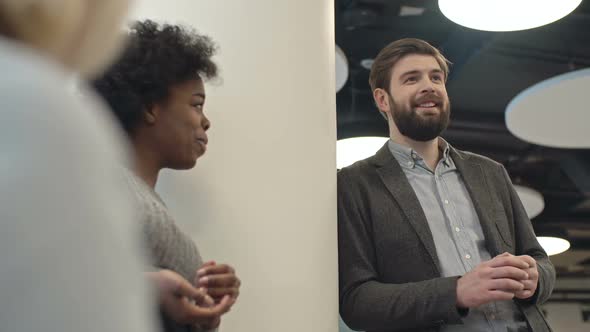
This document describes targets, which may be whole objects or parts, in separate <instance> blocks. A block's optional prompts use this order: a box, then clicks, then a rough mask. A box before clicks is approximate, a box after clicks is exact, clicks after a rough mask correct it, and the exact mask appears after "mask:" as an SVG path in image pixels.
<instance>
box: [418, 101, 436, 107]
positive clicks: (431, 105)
mask: <svg viewBox="0 0 590 332" xmlns="http://www.w3.org/2000/svg"><path fill="white" fill-rule="evenodd" d="M418 106H420V107H434V106H436V104H435V103H433V102H430V103H424V104H420V105H418Z"/></svg>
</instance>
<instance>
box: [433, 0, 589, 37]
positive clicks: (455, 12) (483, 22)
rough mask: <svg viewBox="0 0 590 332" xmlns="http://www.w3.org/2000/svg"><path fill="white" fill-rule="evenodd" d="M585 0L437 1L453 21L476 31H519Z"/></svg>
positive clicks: (552, 18) (558, 16)
mask: <svg viewBox="0 0 590 332" xmlns="http://www.w3.org/2000/svg"><path fill="white" fill-rule="evenodd" d="M581 2H582V0H438V7H439V8H440V11H441V12H442V13H443V14H444V15H445V16H446V17H447V18H448V19H449V20H451V21H453V22H455V23H457V24H459V25H462V26H465V27H468V28H471V29H476V30H484V31H518V30H526V29H532V28H536V27H540V26H542V25H546V24H549V23H552V22H555V21H557V20H559V19H561V18H563V17H564V16H566V15H567V14H569V13H571V12H572V11H573V10H574V9H576V8H577V7H578V5H579V4H580V3H581Z"/></svg>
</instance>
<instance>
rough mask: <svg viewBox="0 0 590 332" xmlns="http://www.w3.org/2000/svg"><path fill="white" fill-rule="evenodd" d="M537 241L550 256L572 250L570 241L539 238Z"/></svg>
mask: <svg viewBox="0 0 590 332" xmlns="http://www.w3.org/2000/svg"><path fill="white" fill-rule="evenodd" d="M537 240H538V241H539V244H540V245H541V247H543V249H545V252H546V253H547V255H548V256H553V255H557V254H561V253H562V252H565V251H567V250H568V249H569V248H570V243H569V241H568V240H564V239H562V238H559V237H551V236H538V237H537Z"/></svg>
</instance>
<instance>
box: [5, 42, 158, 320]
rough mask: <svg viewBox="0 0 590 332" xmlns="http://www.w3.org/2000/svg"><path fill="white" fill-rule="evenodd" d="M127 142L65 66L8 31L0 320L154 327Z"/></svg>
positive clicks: (100, 106) (95, 100)
mask: <svg viewBox="0 0 590 332" xmlns="http://www.w3.org/2000/svg"><path fill="white" fill-rule="evenodd" d="M123 146H124V144H123V143H122V136H120V134H119V130H118V129H117V128H115V126H114V125H113V122H111V119H110V118H109V115H108V113H107V112H106V111H105V110H104V109H103V106H102V104H100V103H99V102H98V101H97V99H95V98H94V97H91V96H86V97H84V96H81V95H74V94H73V93H71V91H70V92H69V91H68V75H67V74H66V73H65V71H63V70H62V69H61V68H60V66H59V65H57V64H55V63H52V62H49V61H47V60H45V59H43V58H40V57H38V56H37V55H36V54H35V52H33V51H31V50H29V49H27V48H24V47H23V46H20V45H17V44H15V43H13V42H11V41H8V40H6V39H0V153H1V154H0V331H10V332H20V331H22V332H34V331H43V332H69V331H72V332H74V331H75V332H78V331H86V332H99V331H100V332H103V331H109V332H113V331H126V332H133V331H141V332H152V331H154V326H155V324H154V321H155V319H154V316H155V306H154V305H153V304H152V303H153V301H152V299H151V296H150V294H149V292H148V288H147V285H146V281H145V279H144V277H143V273H142V271H143V270H144V266H145V265H144V264H145V261H144V257H143V253H142V251H141V250H140V248H141V246H140V237H139V236H140V231H139V230H138V229H137V227H136V226H137V222H136V221H135V219H134V218H135V217H134V215H133V211H132V209H131V208H130V204H129V202H130V200H129V197H127V193H128V191H127V190H126V188H125V181H124V180H123V179H122V178H121V171H120V165H121V162H123V160H124V159H125V158H124V157H123V156H124V151H123Z"/></svg>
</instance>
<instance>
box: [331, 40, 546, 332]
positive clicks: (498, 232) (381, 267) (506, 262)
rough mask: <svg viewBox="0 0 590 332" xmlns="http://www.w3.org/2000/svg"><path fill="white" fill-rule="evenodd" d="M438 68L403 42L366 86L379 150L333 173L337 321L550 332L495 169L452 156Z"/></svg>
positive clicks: (540, 267) (460, 154)
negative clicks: (380, 128)
mask: <svg viewBox="0 0 590 332" xmlns="http://www.w3.org/2000/svg"><path fill="white" fill-rule="evenodd" d="M448 63H449V62H448V61H447V60H446V59H445V57H444V56H443V55H442V54H441V53H440V52H439V51H438V50H437V49H436V48H434V47H433V46H431V45H430V44H428V43H427V42H425V41H422V40H418V39H402V40H398V41H396V42H393V43H391V44H389V45H388V46H386V47H385V48H384V49H383V50H382V51H381V52H380V53H379V55H378V56H377V57H376V58H375V61H374V63H373V66H372V68H371V74H370V78H369V83H370V85H371V89H372V91H373V97H374V100H375V103H376V105H377V107H378V109H379V111H380V112H381V113H382V114H383V116H384V117H385V118H386V119H387V122H388V124H389V133H390V138H391V139H390V140H389V141H388V142H387V143H386V144H385V145H384V146H383V147H382V148H381V149H380V150H379V151H378V152H377V153H376V154H375V155H374V156H373V157H370V158H368V159H365V160H362V161H359V162H357V163H355V164H353V165H351V166H349V167H346V168H344V169H342V170H341V171H340V172H339V173H338V236H339V266H340V273H339V276H340V313H341V315H342V318H343V319H344V321H345V322H346V323H347V324H348V325H349V326H350V327H352V328H354V329H359V330H366V331H374V332H376V331H470V332H473V331H503V332H504V331H535V332H538V331H550V328H549V326H548V325H547V323H546V321H545V319H544V317H543V316H542V314H541V312H540V309H539V307H538V305H539V304H541V303H543V302H544V301H546V300H547V299H548V297H549V296H550V294H551V291H552V289H553V284H554V282H555V270H554V268H553V266H552V264H551V262H550V261H549V259H548V257H547V254H546V253H545V251H544V250H543V249H542V248H541V246H540V245H539V243H538V242H537V239H536V236H535V234H534V231H533V228H532V226H531V223H530V220H529V219H528V217H527V215H526V212H525V210H524V208H523V206H522V204H521V202H520V200H519V198H518V196H517V194H516V192H515V191H514V188H513V187H512V183H511V182H510V178H509V177H508V174H507V173H506V171H505V169H504V167H503V166H502V165H501V164H498V163H496V162H494V161H492V160H490V159H488V158H485V157H483V156H479V155H476V154H473V153H469V152H465V151H460V150H457V149H455V148H453V147H452V146H451V145H450V144H449V143H448V142H446V141H445V140H444V139H442V138H441V137H440V136H439V135H440V134H441V132H442V131H444V130H445V128H446V127H447V125H448V123H449V117H450V109H451V107H450V102H449V98H448V96H447V91H446V87H445V83H446V79H447V77H448V72H449V68H448Z"/></svg>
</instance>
